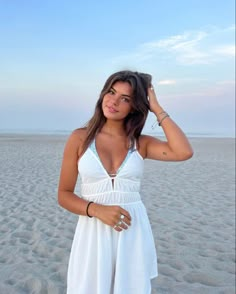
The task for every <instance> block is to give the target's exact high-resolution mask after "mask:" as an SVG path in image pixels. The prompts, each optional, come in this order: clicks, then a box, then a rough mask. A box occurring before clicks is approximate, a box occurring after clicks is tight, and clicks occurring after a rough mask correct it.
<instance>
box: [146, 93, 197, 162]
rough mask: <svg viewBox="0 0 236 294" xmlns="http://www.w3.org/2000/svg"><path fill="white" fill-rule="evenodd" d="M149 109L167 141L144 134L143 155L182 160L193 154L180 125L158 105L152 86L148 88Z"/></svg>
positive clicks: (167, 159) (160, 158) (151, 157)
mask: <svg viewBox="0 0 236 294" xmlns="http://www.w3.org/2000/svg"><path fill="white" fill-rule="evenodd" d="M148 97H149V105H150V111H151V112H153V113H154V114H155V115H156V118H157V121H158V123H159V125H160V126H161V127H162V129H163V131H164V133H165V136H166V139H167V141H161V140H158V139H156V138H154V137H151V136H144V137H143V139H141V141H143V142H144V144H145V155H146V156H145V157H146V158H149V159H156V160H166V161H182V160H187V159H189V158H191V157H192V156H193V149H192V147H191V145H190V143H189V141H188V139H187V137H186V136H185V134H184V132H183V131H182V130H181V129H180V127H179V126H178V125H177V124H176V123H175V122H174V121H173V120H172V119H171V118H170V117H169V115H168V114H167V113H166V112H165V111H164V109H163V108H162V107H161V106H160V104H159V102H158V100H157V97H156V94H155V91H154V89H153V88H148Z"/></svg>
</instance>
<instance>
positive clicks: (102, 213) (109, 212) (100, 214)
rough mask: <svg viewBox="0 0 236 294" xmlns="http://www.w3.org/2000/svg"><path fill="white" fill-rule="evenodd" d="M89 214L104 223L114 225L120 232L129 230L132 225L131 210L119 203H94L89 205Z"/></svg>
mask: <svg viewBox="0 0 236 294" xmlns="http://www.w3.org/2000/svg"><path fill="white" fill-rule="evenodd" d="M89 215H92V216H94V217H96V218H98V219H99V220H100V221H102V222H103V223H104V224H106V225H108V226H111V227H113V228H114V229H115V230H116V231H118V232H120V231H122V230H123V229H124V230H127V229H128V226H130V225H131V216H130V214H129V212H128V211H127V210H125V209H123V208H122V207H120V206H118V205H101V204H97V203H92V204H91V205H90V207H89Z"/></svg>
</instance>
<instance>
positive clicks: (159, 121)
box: [152, 111, 170, 129]
mask: <svg viewBox="0 0 236 294" xmlns="http://www.w3.org/2000/svg"><path fill="white" fill-rule="evenodd" d="M159 116H163V117H162V118H161V119H159ZM166 117H170V116H169V114H168V113H167V112H166V111H162V112H160V113H158V114H157V120H156V121H155V122H154V123H153V125H152V129H154V128H155V127H156V125H157V124H158V125H159V126H161V123H162V121H163V120H164V119H165V118H166Z"/></svg>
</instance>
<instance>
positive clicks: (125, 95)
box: [111, 87, 132, 99]
mask: <svg viewBox="0 0 236 294" xmlns="http://www.w3.org/2000/svg"><path fill="white" fill-rule="evenodd" d="M111 90H113V91H114V92H116V93H117V91H116V89H114V88H113V87H111ZM121 95H122V96H124V97H128V98H130V99H131V98H132V97H131V96H129V95H127V94H121Z"/></svg>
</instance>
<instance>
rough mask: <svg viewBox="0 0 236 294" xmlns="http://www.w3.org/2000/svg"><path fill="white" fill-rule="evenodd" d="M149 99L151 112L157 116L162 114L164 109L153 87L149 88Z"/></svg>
mask: <svg viewBox="0 0 236 294" xmlns="http://www.w3.org/2000/svg"><path fill="white" fill-rule="evenodd" d="M148 97H149V107H150V111H151V112H153V113H155V114H156V115H157V114H158V113H160V112H162V111H163V109H162V107H161V106H160V104H159V102H158V100H157V96H156V93H155V90H154V88H153V86H152V85H151V86H150V87H149V88H148Z"/></svg>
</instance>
